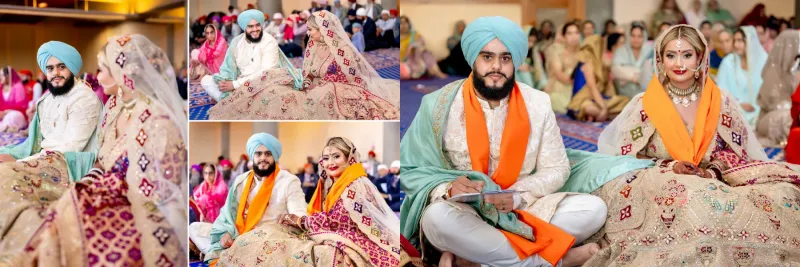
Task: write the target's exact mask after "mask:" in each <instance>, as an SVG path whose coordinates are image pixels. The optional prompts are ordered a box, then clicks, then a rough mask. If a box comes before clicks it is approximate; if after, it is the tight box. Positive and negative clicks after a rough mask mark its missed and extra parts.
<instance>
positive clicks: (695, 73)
mask: <svg viewBox="0 0 800 267" xmlns="http://www.w3.org/2000/svg"><path fill="white" fill-rule="evenodd" d="M699 72H700V70H696V71H695V72H694V79H695V80H697V79H699V78H700V76H699V74H697V73H699Z"/></svg>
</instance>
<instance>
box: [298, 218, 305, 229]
mask: <svg viewBox="0 0 800 267" xmlns="http://www.w3.org/2000/svg"><path fill="white" fill-rule="evenodd" d="M297 226H298V227H300V229H302V230H306V227H305V226H304V225H303V217H297Z"/></svg>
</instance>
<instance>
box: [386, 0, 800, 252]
mask: <svg viewBox="0 0 800 267" xmlns="http://www.w3.org/2000/svg"><path fill="white" fill-rule="evenodd" d="M798 3H799V2H797V1H795V2H792V1H716V0H707V1H700V0H692V1H690V0H685V1H676V0H646V1H642V0H592V1H559V0H554V1H469V0H463V1H459V0H454V1H450V0H443V1H435V0H434V1H416V0H408V1H404V2H403V8H402V10H401V16H400V41H401V47H409V50H406V49H405V48H403V49H401V70H402V71H401V94H402V103H401V114H402V118H401V120H400V129H401V132H402V133H401V135H402V137H401V139H402V141H401V145H400V150H401V152H400V154H401V162H402V164H401V173H402V175H401V179H400V184H401V188H402V189H403V190H404V193H405V194H406V197H405V199H404V201H403V203H402V204H401V235H402V236H401V242H403V244H406V241H408V244H409V245H408V246H404V249H405V251H406V252H407V254H409V255H410V256H411V257H412V258H411V262H412V263H413V264H414V265H416V266H653V265H655V266H683V265H697V266H781V265H793V264H799V263H800V253H798V250H797V248H798V246H800V235H798V233H800V232H798V230H800V228H797V227H796V226H797V223H798V222H800V216H798V215H799V214H798V213H797V212H798V206H797V204H796V203H797V200H798V199H800V187H799V186H800V180H798V179H797V178H798V177H800V165H798V164H800V161H799V160H800V154H799V153H798V152H800V142H799V141H800V124H798V123H800V90H797V88H799V87H800V86H798V82H799V81H800V75H798V73H799V72H798V71H797V70H798V69H800V61H799V60H797V58H798V57H800V55H799V54H800V52H799V51H800V50H799V49H800V34H799V33H800V32H798V30H796V29H797V27H796V25H798V24H800V20H798V19H797V18H798V17H797V16H796V15H798V14H799V13H800V9H797V7H798V6H797V5H798ZM443 11H446V12H443ZM423 40H424V41H423ZM410 51H413V52H410ZM795 240H797V242H795Z"/></svg>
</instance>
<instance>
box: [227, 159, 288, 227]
mask: <svg viewBox="0 0 800 267" xmlns="http://www.w3.org/2000/svg"><path fill="white" fill-rule="evenodd" d="M280 171H281V169H280V167H278V166H275V171H274V172H272V174H270V176H269V177H265V178H264V179H265V180H264V182H263V184H262V185H261V188H259V189H258V193H256V197H255V198H253V203H250V205H249V207H248V208H247V218H244V208H245V206H246V203H247V198H248V197H249V195H250V188H251V187H252V186H253V180H255V173H254V172H252V171H251V172H250V175H248V176H247V182H246V183H245V185H244V188H243V189H242V196H241V198H240V199H239V208H238V209H237V210H236V230H238V231H239V235H242V234H244V233H247V232H248V231H250V230H253V227H255V226H256V224H258V222H259V221H261V217H263V216H264V212H265V211H266V210H267V206H268V205H269V199H270V198H271V197H272V188H273V187H274V186H275V178H276V177H277V176H278V173H279V172H280Z"/></svg>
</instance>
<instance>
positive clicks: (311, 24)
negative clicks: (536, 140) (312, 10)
mask: <svg viewBox="0 0 800 267" xmlns="http://www.w3.org/2000/svg"><path fill="white" fill-rule="evenodd" d="M316 17H317V16H314V14H311V16H308V19H306V24H308V27H314V29H319V25H317V18H316Z"/></svg>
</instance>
